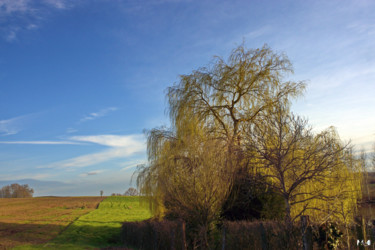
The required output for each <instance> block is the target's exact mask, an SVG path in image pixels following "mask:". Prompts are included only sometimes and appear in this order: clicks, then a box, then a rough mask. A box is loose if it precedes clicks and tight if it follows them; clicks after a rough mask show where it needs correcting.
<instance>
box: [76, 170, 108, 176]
mask: <svg viewBox="0 0 375 250" xmlns="http://www.w3.org/2000/svg"><path fill="white" fill-rule="evenodd" d="M103 172H104V170H93V171H90V172H87V173H82V174H80V175H79V176H81V177H87V176H92V175H98V174H100V173H103Z"/></svg>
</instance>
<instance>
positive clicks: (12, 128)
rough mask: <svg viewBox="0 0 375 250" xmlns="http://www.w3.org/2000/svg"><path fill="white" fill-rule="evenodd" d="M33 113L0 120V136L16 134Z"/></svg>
mask: <svg viewBox="0 0 375 250" xmlns="http://www.w3.org/2000/svg"><path fill="white" fill-rule="evenodd" d="M34 115H35V114H29V115H22V116H17V117H13V118H10V119H7V120H0V136H6V135H14V134H17V133H18V132H20V131H21V130H22V127H23V124H24V123H25V122H26V121H27V120H29V119H30V118H32V117H33V116H34Z"/></svg>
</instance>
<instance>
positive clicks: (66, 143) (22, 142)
mask: <svg viewBox="0 0 375 250" xmlns="http://www.w3.org/2000/svg"><path fill="white" fill-rule="evenodd" d="M0 144H30V145H80V144H82V143H79V142H72V141H0Z"/></svg>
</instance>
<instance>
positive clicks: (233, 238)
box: [122, 220, 302, 250]
mask: <svg viewBox="0 0 375 250" xmlns="http://www.w3.org/2000/svg"><path fill="white" fill-rule="evenodd" d="M182 225H183V223H182V221H168V220H164V221H155V220H147V221H142V222H125V223H124V224H123V226H122V240H123V242H124V244H125V245H126V246H130V247H134V248H137V249H145V250H146V249H184V244H186V246H187V249H197V248H198V249H206V248H208V249H222V247H223V246H224V249H229V250H231V249H301V248H302V232H301V230H300V228H299V227H296V226H287V225H286V224H285V223H283V222H275V221H255V222H249V221H237V222H229V221H228V222H224V223H223V224H222V225H221V228H220V230H219V229H218V230H217V231H215V232H213V233H212V234H211V235H212V236H213V237H211V238H210V239H205V238H204V237H206V234H200V233H199V232H198V233H197V232H191V231H190V230H189V228H188V227H187V228H186V232H185V235H186V240H185V236H184V230H183V226H182ZM185 242H186V243H185ZM204 242H208V243H209V245H208V246H207V245H205V244H204Z"/></svg>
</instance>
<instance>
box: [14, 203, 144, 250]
mask: <svg viewBox="0 0 375 250" xmlns="http://www.w3.org/2000/svg"><path fill="white" fill-rule="evenodd" d="M150 217H151V213H150V211H149V209H148V208H146V207H143V206H140V202H139V197H118V196H116V197H112V196H111V197H108V198H106V199H105V200H104V201H102V202H101V203H100V204H99V207H98V209H96V210H93V211H91V212H90V213H88V214H85V215H83V216H81V217H79V218H78V219H77V220H75V221H74V222H73V223H72V224H71V225H70V226H69V227H68V228H66V230H64V231H63V232H62V233H61V234H60V235H58V236H57V237H56V238H55V239H53V240H52V241H50V242H48V243H46V244H43V245H38V246H33V247H32V249H41V248H43V249H90V248H94V249H98V248H106V247H116V246H121V241H120V234H121V225H122V223H123V222H124V221H140V220H145V219H148V218H150ZM17 249H24V248H22V247H21V248H17ZM27 249H30V246H28V248H27Z"/></svg>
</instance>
